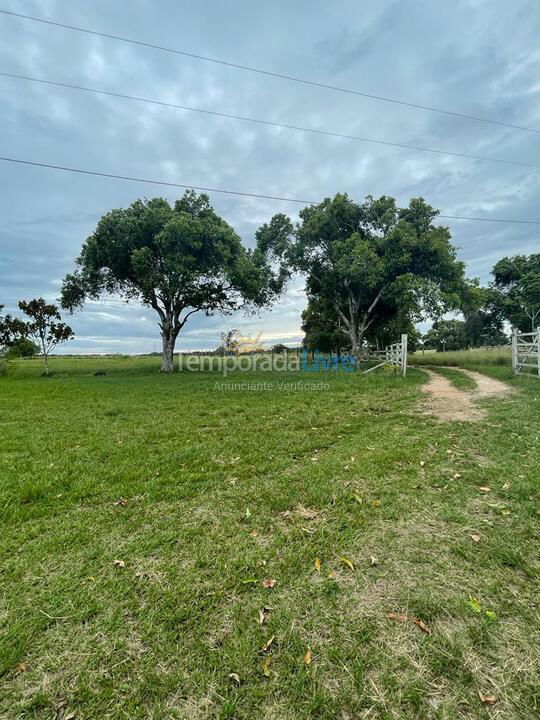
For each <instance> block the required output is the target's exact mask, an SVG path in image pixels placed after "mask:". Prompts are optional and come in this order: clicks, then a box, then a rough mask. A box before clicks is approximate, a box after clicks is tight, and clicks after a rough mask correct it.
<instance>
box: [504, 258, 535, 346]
mask: <svg viewBox="0 0 540 720" xmlns="http://www.w3.org/2000/svg"><path fill="white" fill-rule="evenodd" d="M492 273H493V277H494V283H493V291H494V296H493V302H494V304H496V305H498V307H499V309H500V311H501V313H502V314H503V315H504V317H505V318H506V320H508V321H509V322H510V323H511V324H512V325H514V326H515V327H517V328H519V329H520V330H522V331H524V332H525V331H527V330H534V329H535V328H536V327H538V325H540V254H533V255H514V256H513V257H504V258H502V259H501V260H499V262H498V263H496V265H495V267H494V268H493V271H492Z"/></svg>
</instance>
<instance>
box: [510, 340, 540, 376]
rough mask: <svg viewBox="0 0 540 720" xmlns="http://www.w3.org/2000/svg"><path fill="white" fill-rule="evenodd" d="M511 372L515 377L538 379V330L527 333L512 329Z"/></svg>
mask: <svg viewBox="0 0 540 720" xmlns="http://www.w3.org/2000/svg"><path fill="white" fill-rule="evenodd" d="M512 370H513V372H514V373H515V374H516V375H531V376H532V377H538V378H540V328H536V330H534V332H527V333H522V332H519V331H518V329H517V328H513V330H512Z"/></svg>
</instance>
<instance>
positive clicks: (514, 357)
mask: <svg viewBox="0 0 540 720" xmlns="http://www.w3.org/2000/svg"><path fill="white" fill-rule="evenodd" d="M517 367H518V329H517V328H512V372H513V373H514V375H517V371H518V370H517Z"/></svg>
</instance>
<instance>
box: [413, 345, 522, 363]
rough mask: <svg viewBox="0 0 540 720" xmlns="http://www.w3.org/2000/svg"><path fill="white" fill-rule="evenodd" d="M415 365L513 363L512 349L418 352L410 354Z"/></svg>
mask: <svg viewBox="0 0 540 720" xmlns="http://www.w3.org/2000/svg"><path fill="white" fill-rule="evenodd" d="M409 362H410V363H412V364H413V365H446V366H454V367H465V368H469V367H470V368H476V367H477V366H478V365H482V366H486V365H487V366H508V367H510V366H511V365H512V351H511V349H510V347H508V348H493V349H483V348H478V349H473V350H455V351H453V352H429V351H428V352H425V353H424V354H422V353H421V352H416V353H414V354H413V355H410V357H409Z"/></svg>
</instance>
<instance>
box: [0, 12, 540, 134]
mask: <svg viewBox="0 0 540 720" xmlns="http://www.w3.org/2000/svg"><path fill="white" fill-rule="evenodd" d="M0 13H1V14H3V15H9V16H11V17H16V18H20V19H22V20H32V21H33V22H38V23H42V24H44V25H52V26H54V27H59V28H63V29H65V30H74V31H76V32H81V33H86V34H87V35H95V36H98V37H104V38H108V39H109V40H119V41H121V42H125V43H130V44H131V45H138V46H140V47H146V48H150V49H152V50H160V51H162V52H168V53H173V54H175V55H183V56H184V57H190V58H194V59H196V60H203V61H204V62H210V63H214V64H216V65H224V66H226V67H230V68H234V69H235V70H244V71H246V72H252V73H257V74H259V75H266V76H267V77H275V78H279V79H280V80H288V81H290V82H296V83H301V84H302V85H309V86H311V87H317V88H323V89H324V90H333V91H335V92H341V93H346V94H348V95H358V96H360V97H365V98H369V99H370V100H379V101H381V102H387V103H393V104H394V105H403V106H405V107H411V108H416V109H417V110H428V111H429V112H434V113H439V114H441V115H450V116H452V117H458V118H461V119H464V120H475V121H477V122H483V123H489V124H491V125H499V126H501V127H507V128H512V129H513V130H524V131H526V132H532V133H540V130H537V129H535V128H530V127H526V126H523V125H514V124H513V123H507V122H503V121H502V120H492V119H491V118H484V117H479V116H477V115H468V114H466V113H459V112H454V111H452V110H443V109H442V108H436V107H432V106H430V105H420V104H418V103H413V102H407V101H405V100H397V99H396V98H390V97H385V96H383V95H375V94H373V93H367V92H362V91H360V90H352V89H350V88H344V87H340V86H338V85H330V84H327V83H322V82H317V81H315V80H307V79H305V78H299V77H296V76H294V75H286V74H284V73H277V72H272V71H271V70H262V69H261V68H255V67H251V66H249V65H241V64H239V63H233V62H228V61H226V60H218V59H217V58H211V57H206V56H205V55H198V54H196V53H191V52H187V51H185V50H176V49H174V48H168V47H164V46H163V45H155V44H154V43H149V42H145V41H143V40H134V39H133V38H127V37H123V36H122V35H113V34H111V33H105V32H99V31H97V30H90V29H88V28H82V27H78V26H77V25H68V24H66V23H60V22H56V21H54V20H45V19H44V18H38V17H34V16H32V15H23V14H22V13H16V12H11V11H10V10H0Z"/></svg>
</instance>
